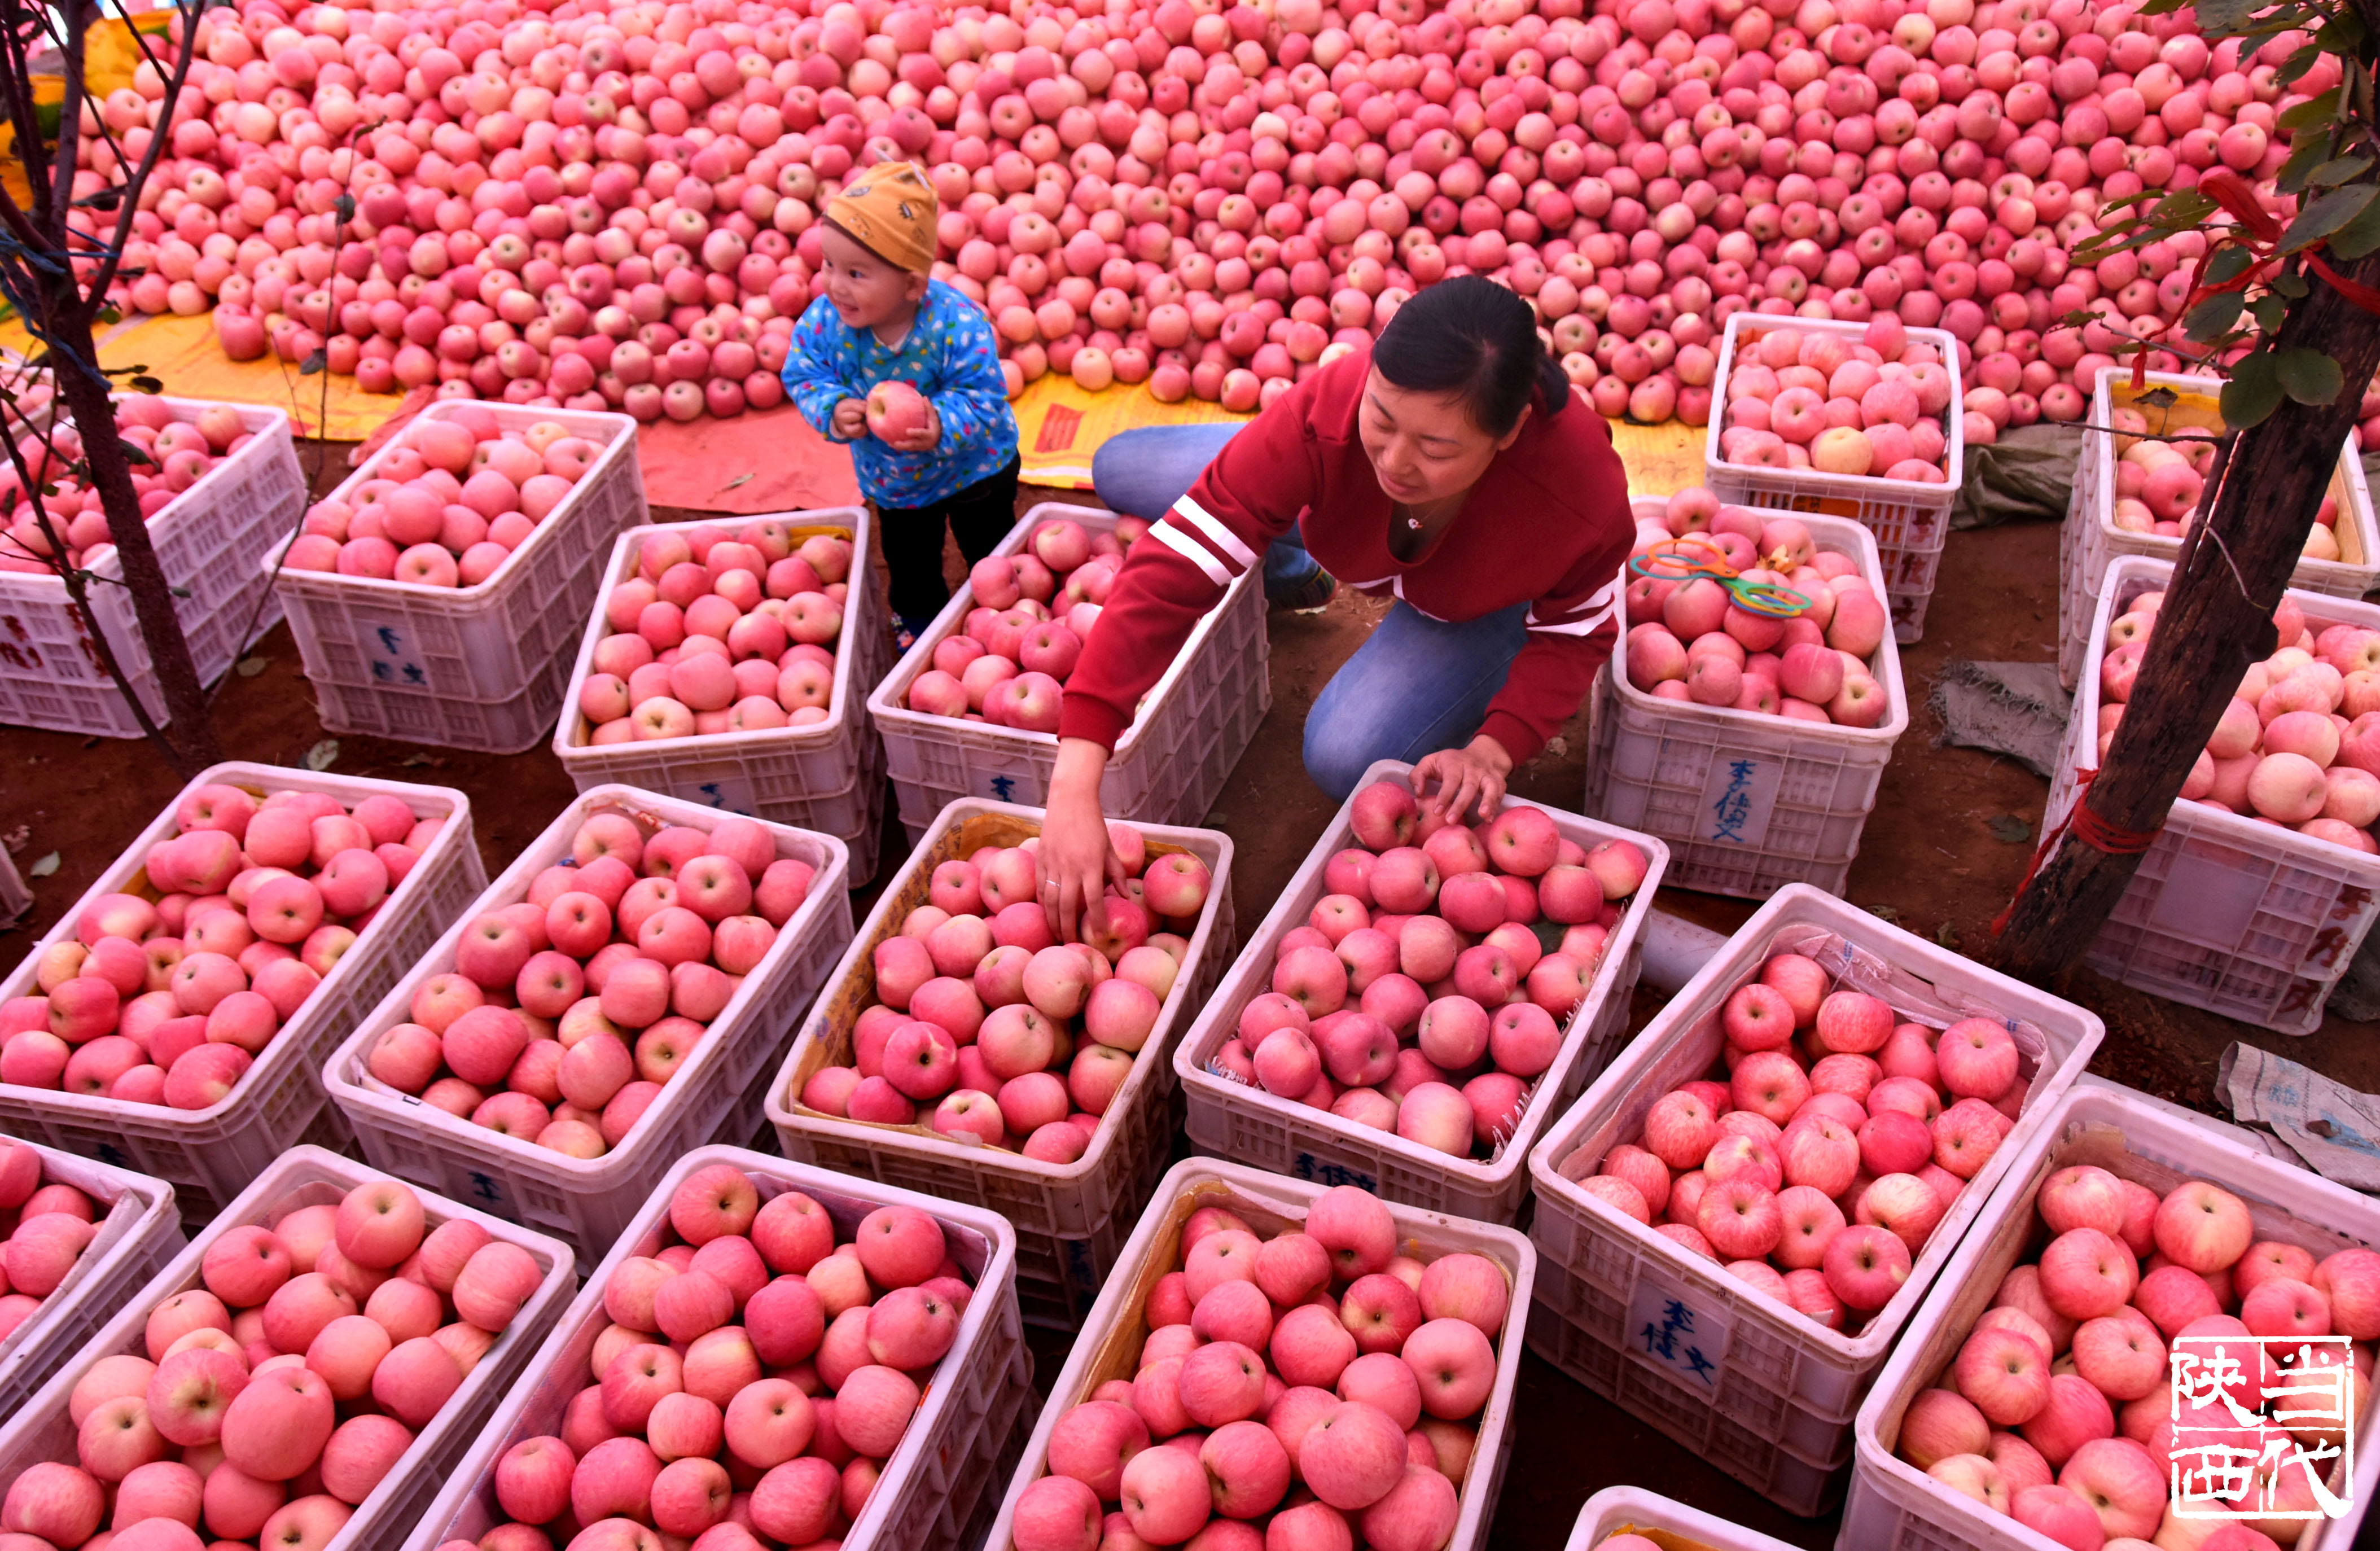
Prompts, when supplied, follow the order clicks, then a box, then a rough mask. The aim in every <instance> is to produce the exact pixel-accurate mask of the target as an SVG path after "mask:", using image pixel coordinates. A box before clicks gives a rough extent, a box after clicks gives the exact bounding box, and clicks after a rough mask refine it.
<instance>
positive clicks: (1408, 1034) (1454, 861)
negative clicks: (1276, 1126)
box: [1208, 781, 1646, 1157]
mask: <svg viewBox="0 0 2380 1551" xmlns="http://www.w3.org/2000/svg"><path fill="white" fill-rule="evenodd" d="M1348 820H1349V827H1350V828H1351V829H1352V830H1353V831H1354V839H1355V841H1356V843H1355V844H1354V845H1353V846H1350V847H1348V848H1347V849H1346V850H1343V851H1341V852H1339V853H1338V854H1336V855H1334V856H1332V857H1331V858H1330V861H1329V863H1327V864H1326V865H1325V866H1324V869H1323V875H1322V876H1323V887H1324V888H1326V889H1328V890H1329V891H1330V892H1329V893H1327V894H1325V895H1324V896H1323V897H1322V898H1321V899H1320V900H1319V901H1318V902H1317V903H1316V904H1315V906H1314V909H1313V911H1312V912H1311V913H1310V914H1309V915H1308V916H1307V919H1306V923H1305V925H1304V926H1301V927H1292V928H1291V929H1290V930H1289V931H1287V932H1284V933H1283V934H1282V935H1281V940H1280V941H1279V942H1277V943H1275V944H1274V945H1273V969H1272V989H1271V990H1269V991H1268V992H1266V993H1264V994H1263V995H1261V996H1258V997H1257V998H1256V999H1255V1000H1251V1001H1250V1002H1249V1003H1248V1004H1247V1005H1246V1006H1245V1008H1243V1009H1241V1011H1240V1018H1239V1024H1238V1026H1237V1031H1236V1033H1235V1034H1234V1035H1233V1037H1232V1038H1230V1039H1227V1040H1225V1041H1224V1042H1223V1044H1222V1047H1221V1048H1220V1049H1219V1050H1217V1051H1216V1053H1215V1055H1214V1057H1213V1058H1212V1060H1210V1061H1209V1063H1208V1070H1209V1071H1210V1072H1216V1073H1217V1074H1219V1075H1221V1076H1224V1077H1228V1078H1230V1079H1232V1080H1233V1081H1234V1082H1240V1083H1245V1084H1250V1085H1251V1086H1255V1087H1260V1088H1262V1089H1263V1090H1264V1091H1265V1092H1267V1093H1269V1094H1271V1095H1273V1096H1275V1097H1280V1098H1286V1099H1291V1100H1293V1101H1295V1102H1297V1103H1300V1104H1305V1105H1309V1106H1311V1107H1312V1108H1314V1109H1325V1110H1328V1111H1330V1113H1331V1114H1333V1115H1336V1116H1338V1117H1340V1118H1341V1119H1342V1120H1346V1121H1354V1123H1355V1124H1357V1125H1364V1126H1370V1127H1373V1128H1374V1129H1376V1130H1379V1131H1386V1132H1393V1133H1395V1134H1397V1135H1399V1136H1401V1137H1403V1138H1404V1139H1405V1140H1406V1141H1408V1142H1413V1143H1416V1144H1418V1145H1422V1146H1425V1147H1429V1148H1433V1149H1435V1150H1437V1151H1439V1152H1441V1153H1446V1154H1449V1155H1451V1156H1452V1157H1492V1156H1494V1154H1495V1152H1496V1150H1497V1149H1498V1148H1500V1147H1501V1146H1502V1145H1504V1143H1505V1142H1506V1141H1507V1140H1509V1139H1510V1138H1511V1136H1512V1133H1513V1132H1514V1131H1515V1130H1516V1129H1517V1128H1518V1126H1519V1125H1520V1119H1521V1112H1522V1110H1523V1109H1524V1108H1525V1107H1526V1105H1527V1104H1528V1102H1529V1096H1530V1094H1531V1092H1532V1090H1533V1089H1534V1087H1535V1085H1536V1080H1537V1079H1538V1078H1539V1077H1541V1076H1543V1075H1544V1074H1545V1072H1547V1070H1548V1068H1550V1067H1551V1066H1552V1065H1553V1063H1554V1058H1555V1057H1556V1056H1557V1055H1558V1054H1560V1050H1561V1045H1562V1034H1563V1029H1564V1027H1565V1025H1566V1024H1568V1023H1569V1022H1570V1019H1571V1015H1572V1014H1573V1012H1576V1011H1577V1009H1578V1006H1579V1003H1580V1001H1581V1000H1583V999H1584V998H1585V995H1586V993H1587V990H1588V989H1589V988H1591V987H1592V986H1593V985H1594V984H1595V972H1596V968H1597V965H1598V964H1600V963H1602V961H1603V951H1604V946H1605V944H1606V942H1607V941H1608V940H1609V936H1610V932H1611V928H1612V927H1616V926H1618V925H1619V924H1620V906H1621V903H1622V902H1624V901H1625V900H1626V899H1627V898H1628V897H1629V896H1630V895H1632V894H1633V893H1634V892H1635V891H1637V889H1638V888H1640V887H1641V886H1642V885H1643V884H1644V881H1645V866H1646V862H1645V854H1644V853H1643V852H1642V851H1640V850H1638V849H1637V848H1636V847H1635V846H1634V845H1633V844H1631V843H1630V842H1627V841H1624V840H1613V841H1604V842H1601V843H1600V844H1598V845H1597V846H1596V847H1595V848H1594V849H1593V850H1592V851H1589V850H1586V849H1585V848H1584V847H1582V846H1581V845H1580V844H1579V843H1578V842H1576V841H1573V840H1567V839H1564V838H1563V837H1562V835H1561V834H1560V831H1559V830H1556V829H1555V828H1554V821H1553V820H1552V819H1551V818H1548V816H1547V814H1546V812H1545V810H1544V809H1543V808H1536V807H1531V806H1527V805H1525V804H1515V805H1513V806H1511V807H1508V808H1506V809H1505V810H1504V811H1503V812H1501V813H1500V814H1498V815H1497V816H1496V817H1495V818H1493V819H1492V820H1490V821H1488V823H1486V824H1483V825H1481V826H1480V827H1479V828H1478V829H1476V830H1473V829H1469V828H1466V827H1464V826H1463V825H1462V824H1459V823H1454V822H1451V821H1450V820H1449V819H1448V818H1447V817H1446V815H1445V813H1444V812H1443V811H1442V810H1441V808H1440V807H1439V805H1437V804H1435V803H1433V804H1431V805H1430V806H1427V807H1425V806H1422V805H1420V804H1418V803H1416V802H1415V800H1414V794H1413V793H1412V791H1411V790H1410V789H1408V788H1407V787H1405V786H1403V784H1401V783H1399V782H1393V781H1377V782H1373V783H1372V784H1371V785H1369V786H1367V787H1366V788H1364V790H1362V791H1361V792H1358V793H1356V794H1355V795H1354V798H1353V799H1352V800H1351V801H1350V804H1349V807H1348ZM1557 927H1559V928H1561V930H1560V945H1559V946H1558V947H1556V948H1554V949H1553V950H1552V951H1547V949H1546V946H1545V944H1546V943H1547V941H1548V940H1550V939H1551V938H1552V934H1553V931H1554V929H1555V928H1557Z"/></svg>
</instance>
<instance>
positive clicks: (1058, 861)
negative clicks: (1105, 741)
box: [1040, 738, 1124, 942]
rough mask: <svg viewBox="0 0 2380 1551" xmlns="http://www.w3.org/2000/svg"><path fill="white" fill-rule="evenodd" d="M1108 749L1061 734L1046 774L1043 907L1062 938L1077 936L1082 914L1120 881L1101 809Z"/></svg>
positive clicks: (1072, 939)
mask: <svg viewBox="0 0 2380 1551" xmlns="http://www.w3.org/2000/svg"><path fill="white" fill-rule="evenodd" d="M1107 764H1108V751H1107V750H1106V749H1104V748H1101V747H1100V746H1099V745H1097V744H1095V743H1093V742H1091V741H1090V740H1089V739H1087V738H1062V739H1060V740H1059V743H1058V768H1057V769H1056V770H1055V771H1054V772H1052V774H1051V775H1050V806H1049V808H1048V812H1047V817H1045V818H1043V819H1042V822H1041V864H1040V865H1041V908H1042V910H1043V911H1044V912H1046V913H1047V914H1048V915H1049V917H1050V934H1051V935H1052V936H1054V937H1055V938H1056V939H1058V940H1059V941H1061V942H1077V941H1080V940H1081V936H1080V933H1081V928H1082V927H1083V924H1084V918H1085V917H1086V916H1087V915H1088V914H1089V912H1090V911H1091V910H1092V909H1093V908H1094V907H1096V906H1097V905H1098V904H1099V901H1100V899H1101V898H1103V897H1104V896H1105V894H1106V892H1107V886H1108V883H1109V881H1110V880H1111V879H1112V880H1113V881H1115V882H1118V883H1121V882H1123V876H1124V874H1123V862H1122V861H1121V860H1120V859H1118V857H1117V856H1116V854H1115V846H1114V845H1113V843H1111V842H1110V841H1109V839H1108V821H1107V816H1106V815H1105V814H1103V813H1101V812H1100V811H1099V777H1100V776H1101V775H1102V774H1104V773H1105V772H1106V770H1107Z"/></svg>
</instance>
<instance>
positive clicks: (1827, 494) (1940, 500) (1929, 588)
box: [1703, 312, 1967, 646]
mask: <svg viewBox="0 0 2380 1551" xmlns="http://www.w3.org/2000/svg"><path fill="white" fill-rule="evenodd" d="M1746 328H1756V329H1758V330H1760V331H1761V332H1763V333H1767V332H1770V331H1772V330H1776V329H1791V330H1793V331H1794V332H1795V333H1831V334H1836V335H1840V337H1842V338H1844V339H1846V340H1857V339H1858V338H1859V337H1860V336H1861V335H1862V334H1863V333H1865V332H1866V330H1867V325H1866V324H1864V323H1847V322H1840V321H1833V320H1830V319H1825V318H1787V317H1782V316H1779V315H1777V314H1773V313H1765V312H1762V313H1755V312H1739V313H1737V314H1736V315H1735V316H1734V317H1732V318H1730V319H1729V320H1728V321H1727V333H1726V335H1725V336H1724V337H1723V338H1721V339H1720V341H1719V347H1718V373H1717V375H1716V376H1715V377H1714V378H1713V379H1712V380H1713V381H1714V382H1718V384H1719V390H1720V391H1719V394H1718V402H1717V403H1716V404H1714V405H1713V406H1711V418H1710V433H1709V436H1708V439H1707V440H1706V442H1705V445H1704V450H1703V483H1704V484H1706V485H1707V486H1708V487H1709V488H1710V491H1711V493H1712V494H1713V495H1716V496H1718V498H1719V499H1720V500H1721V501H1731V502H1734V503H1737V504H1739V505H1743V506H1760V507H1774V508H1781V509H1783V510H1786V511H1790V512H1794V513H1812V512H1815V513H1823V514H1825V515H1828V516H1836V517H1849V518H1851V519H1852V521H1854V522H1857V523H1859V524H1861V525H1862V526H1864V527H1866V528H1867V530H1868V531H1869V532H1871V533H1873V534H1875V535H1876V551H1877V553H1878V554H1879V556H1880V557H1881V559H1882V563H1883V570H1884V583H1885V585H1884V586H1883V587H1882V588H1878V589H1877V590H1878V593H1879V595H1880V596H1882V597H1883V598H1885V599H1886V600H1888V602H1889V603H1890V604H1891V606H1892V633H1893V638H1894V639H1896V640H1898V641H1900V643H1901V644H1902V645H1904V646H1906V645H1908V644H1909V643H1911V642H1913V641H1916V640H1919V639H1921V638H1923V636H1925V605H1926V604H1927V603H1928V602H1930V601H1931V600H1933V597H1934V574H1935V571H1936V570H1937V567H1939V565H1940V564H1941V562H1942V548H1943V546H1944V545H1945V544H1947V543H1949V539H1950V508H1951V507H1952V506H1954V505H1956V504H1957V503H1958V500H1959V484H1960V481H1961V479H1962V478H1963V477H1964V470H1965V468H1966V466H1967V455H1966V454H1967V436H1966V430H1965V421H1964V418H1963V417H1962V415H1961V405H1962V404H1963V403H1964V402H1965V399H1966V394H1965V393H1964V392H1963V390H1962V385H1961V382H1960V378H1959V342H1958V341H1957V340H1956V339H1953V338H1952V337H1951V336H1950V335H1949V334H1948V333H1944V332H1943V331H1942V330H1940V329H1911V330H1909V331H1908V332H1909V338H1910V342H1911V343H1912V344H1922V345H1933V346H1934V347H1935V348H1936V349H1937V350H1939V351H1940V352H1941V353H1942V370H1945V371H1947V372H1949V374H1950V406H1949V410H1948V411H1947V412H1945V414H1944V416H1943V428H1942V430H1943V435H1944V436H1945V437H1946V438H1947V439H1948V442H1949V445H1948V448H1947V454H1946V455H1947V461H1948V462H1949V466H1950V472H1949V483H1947V484H1940V485H1928V484H1921V483H1919V482H1918V481H1916V480H1914V479H1884V478H1881V477H1880V476H1878V477H1871V476H1868V475H1860V476H1857V477H1853V476H1852V475H1847V474H1821V473H1819V472H1818V471H1817V470H1815V469H1810V468H1746V467H1743V465H1741V464H1732V463H1724V462H1722V461H1720V458H1719V452H1718V439H1719V433H1720V432H1721V431H1723V430H1726V429H1727V424H1726V422H1727V392H1726V388H1727V379H1728V373H1729V372H1730V370H1733V368H1734V364H1735V345H1736V340H1737V339H1738V337H1740V334H1741V332H1742V331H1743V330H1744V329H1746Z"/></svg>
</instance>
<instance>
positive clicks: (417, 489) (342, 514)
mask: <svg viewBox="0 0 2380 1551" xmlns="http://www.w3.org/2000/svg"><path fill="white" fill-rule="evenodd" d="M602 455H603V444H602V443H601V442H590V441H589V440H588V439H587V438H585V437H583V436H578V435H575V434H573V433H572V432H571V431H570V430H568V429H567V428H566V427H564V426H561V425H558V424H556V423H555V422H553V421H552V420H540V422H538V423H537V424H535V425H533V426H530V427H528V429H527V430H504V428H503V427H501V426H499V425H497V424H496V418H495V416H494V415H492V414H491V413H490V412H489V411H488V410H486V409H485V408H482V407H481V406H479V405H476V404H474V405H461V406H456V407H455V408H453V409H450V410H447V411H446V412H445V413H444V414H443V416H442V417H441V418H437V419H434V420H432V419H418V420H416V421H414V422H413V423H412V424H411V425H409V426H407V427H406V428H405V429H404V430H401V431H399V432H398V433H397V436H396V442H395V444H394V445H393V446H391V447H390V448H389V449H388V452H387V454H386V455H384V456H383V458H382V459H381V461H380V467H379V468H378V469H376V470H375V471H374V472H373V475H372V477H371V478H370V479H366V480H364V481H363V482H362V483H360V484H358V485H357V486H356V487H355V488H354V489H353V490H351V491H347V492H346V494H345V495H343V496H334V497H333V498H331V499H329V500H325V501H318V502H316V503H314V504H313V505H312V506H311V507H310V508H308V509H307V512H306V516H305V519H304V521H303V522H302V523H301V524H300V525H299V531H298V536H297V538H296V539H293V540H292V541H291V542H290V545H289V553H288V555H287V557H286V558H285V559H284V560H283V562H282V563H283V564H284V565H285V566H286V567H287V568H288V569H290V570H292V571H334V572H336V573H337V574H338V575H340V576H370V577H374V578H376V579H378V580H381V581H392V580H394V581H399V582H407V583H411V584H412V585H414V586H417V587H436V588H464V587H477V586H479V585H480V583H481V582H484V581H486V580H487V579H488V578H489V577H490V576H494V575H495V574H496V571H497V568H498V567H500V566H502V565H503V564H504V562H505V561H506V560H507V559H509V558H510V557H511V555H512V552H513V551H515V550H516V549H518V548H520V547H521V545H523V544H524V543H526V542H528V537H529V535H530V534H532V533H535V532H536V531H537V527H538V525H539V524H540V523H541V522H543V521H545V519H546V518H547V517H548V516H551V515H553V512H554V509H555V508H557V507H559V506H560V505H561V504H562V503H564V502H565V501H567V500H569V499H570V496H571V492H572V491H573V490H575V489H576V488H577V484H578V482H579V481H580V480H582V479H585V478H587V475H588V473H589V471H590V470H591V469H593V468H594V467H595V464H596V461H597V460H598V459H600V458H601V456H602Z"/></svg>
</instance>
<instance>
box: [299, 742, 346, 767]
mask: <svg viewBox="0 0 2380 1551" xmlns="http://www.w3.org/2000/svg"><path fill="white" fill-rule="evenodd" d="M338 757H339V740H338V739H336V738H324V739H323V740H322V742H321V743H318V744H316V745H314V746H313V747H311V748H310V749H308V750H307V751H306V768H307V769H310V770H327V769H330V768H331V766H332V764H333V762H334V761H335V760H336V759H337V758H338Z"/></svg>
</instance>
